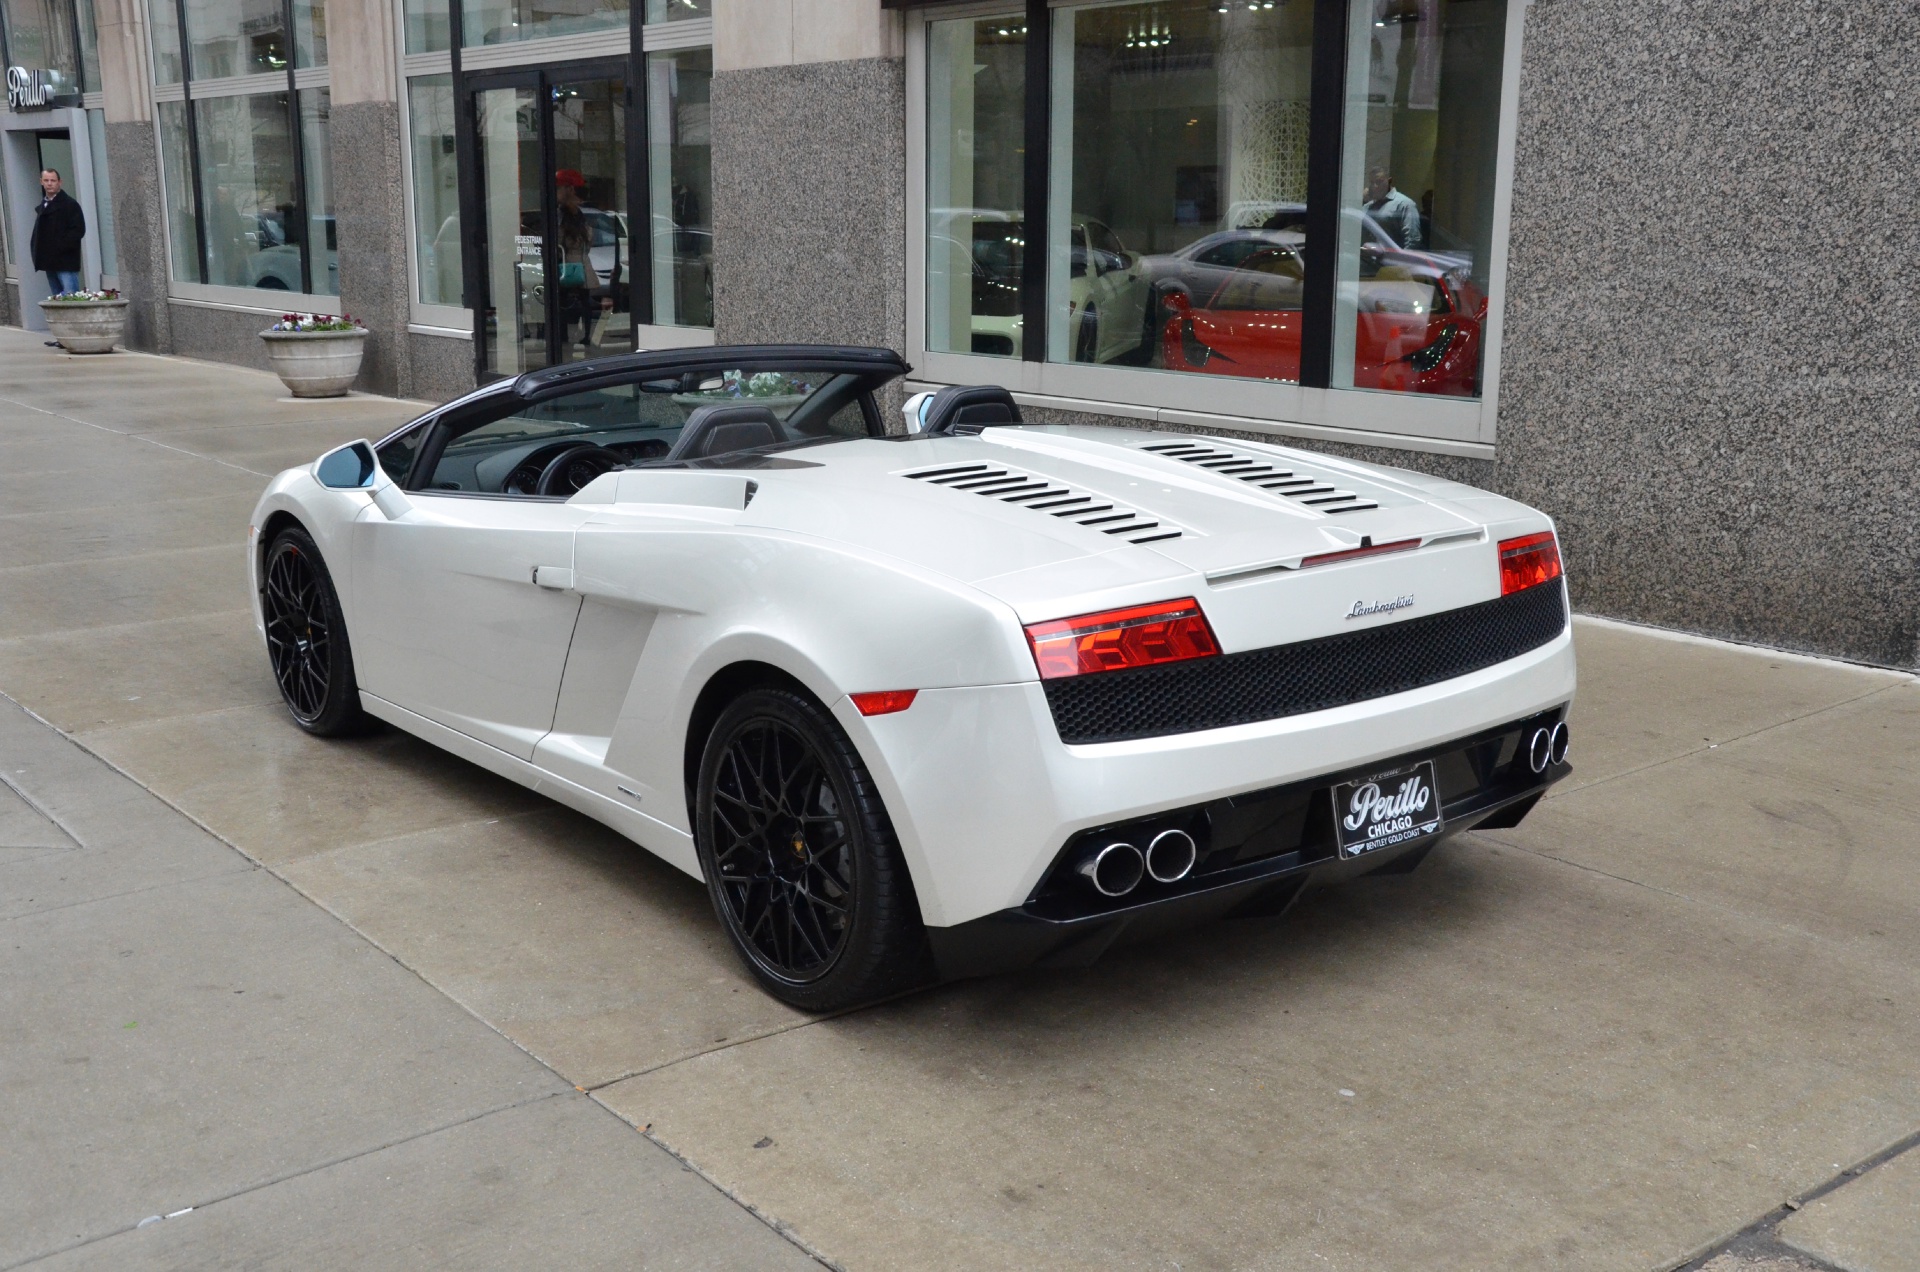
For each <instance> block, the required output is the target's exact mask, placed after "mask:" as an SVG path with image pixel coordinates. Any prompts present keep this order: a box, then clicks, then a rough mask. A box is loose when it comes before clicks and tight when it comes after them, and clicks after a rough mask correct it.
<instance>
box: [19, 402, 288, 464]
mask: <svg viewBox="0 0 1920 1272" xmlns="http://www.w3.org/2000/svg"><path fill="white" fill-rule="evenodd" d="M0 403H3V404H5V405H7V406H18V407H22V408H24V409H26V410H29V411H33V412H36V413H38V414H40V415H51V416H52V417H53V418H54V419H56V420H65V421H67V423H69V424H78V425H80V426H81V427H82V428H97V429H99V430H100V431H101V432H102V433H111V434H112V435H113V436H115V437H124V438H127V439H128V440H129V441H135V442H145V443H147V444H148V445H149V446H158V447H159V448H160V449H161V450H170V451H172V452H173V453H174V454H176V455H185V456H187V457H188V458H189V459H204V460H206V461H207V462H208V463H210V464H219V465H220V466H221V467H223V468H231V469H233V470H235V471H236V472H242V473H247V474H249V475H250V476H254V477H272V476H273V474H272V473H263V472H261V471H259V470H258V469H255V468H248V467H247V466H246V465H244V464H235V463H231V462H229V461H227V460H224V459H218V458H215V457H214V456H212V455H202V454H201V453H200V452H198V451H190V450H188V449H186V448H185V447H183V446H169V445H168V444H167V443H165V442H156V441H154V440H153V438H152V437H151V436H149V435H147V434H145V433H123V432H121V431H120V430H119V429H117V428H108V427H107V426H106V425H105V424H96V423H94V422H93V421H92V420H83V419H80V418H79V417H78V416H73V415H65V414H62V413H61V412H59V411H49V410H48V409H47V408H46V407H44V406H35V405H34V404H33V403H31V402H22V401H21V400H20V399H19V398H7V397H0Z"/></svg>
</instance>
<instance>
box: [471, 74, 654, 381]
mask: <svg viewBox="0 0 1920 1272" xmlns="http://www.w3.org/2000/svg"><path fill="white" fill-rule="evenodd" d="M466 84H467V91H466V99H467V100H466V109H467V111H468V112H469V117H470V119H471V120H472V134H471V135H472V137H473V143H472V144H473V148H474V150H475V151H476V152H477V153H475V154H474V155H472V156H470V159H471V162H470V163H469V164H468V165H467V166H468V169H469V170H470V171H471V172H473V173H474V174H475V180H474V182H473V185H474V187H475V190H474V193H473V195H472V196H470V197H472V198H473V199H474V203H473V205H472V206H471V215H470V219H469V221H468V223H469V224H470V225H473V226H475V227H476V229H475V231H474V232H473V234H472V235H471V237H470V238H469V243H468V246H469V252H468V260H467V269H468V271H469V275H468V289H469V292H470V294H472V295H473V296H475V297H477V298H478V302H479V303H478V304H476V305H475V306H474V321H475V331H474V342H475V345H476V352H477V354H478V358H479V367H478V370H479V373H480V376H481V378H482V379H492V378H495V377H499V376H509V375H518V374H520V373H521V372H523V371H532V370H535V369H536V368H539V367H545V366H552V365H554V364H556V363H562V362H575V361H579V360H580V359H582V358H592V357H598V356H599V355H601V354H603V353H618V352H621V351H623V350H626V349H630V348H632V347H633V305H632V288H631V283H632V281H633V276H634V271H633V268H632V248H631V244H632V239H631V236H630V226H629V222H628V217H627V209H628V197H627V195H628V179H629V172H630V168H631V164H632V161H633V156H632V155H631V154H629V146H628V141H629V138H628V130H627V71H626V65H625V63H622V62H599V63H587V64H580V65H572V66H563V67H548V68H542V69H539V70H527V71H513V72H507V73H501V74H489V75H477V74H476V75H470V76H468V77H466Z"/></svg>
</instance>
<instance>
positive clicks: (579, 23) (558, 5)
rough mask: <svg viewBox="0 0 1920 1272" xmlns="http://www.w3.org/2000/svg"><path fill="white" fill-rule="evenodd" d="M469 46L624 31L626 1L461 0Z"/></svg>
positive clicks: (463, 30)
mask: <svg viewBox="0 0 1920 1272" xmlns="http://www.w3.org/2000/svg"><path fill="white" fill-rule="evenodd" d="M460 3H461V9H460V29H461V39H462V41H463V42H464V43H465V44H466V45H467V46H468V47H473V46H476V45H488V44H515V43H518V42H520V41H522V40H543V39H547V38H550V37H552V36H557V35H581V34H585V33H587V32H592V31H619V30H625V29H626V26H627V23H628V20H629V19H628V7H627V0H460Z"/></svg>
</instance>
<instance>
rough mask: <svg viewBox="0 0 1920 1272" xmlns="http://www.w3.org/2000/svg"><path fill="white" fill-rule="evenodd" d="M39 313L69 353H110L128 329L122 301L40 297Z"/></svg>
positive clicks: (125, 311)
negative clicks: (44, 298)
mask: <svg viewBox="0 0 1920 1272" xmlns="http://www.w3.org/2000/svg"><path fill="white" fill-rule="evenodd" d="M40 312H41V313H42V314H44V315H46V319H47V331H48V332H49V333H51V334H52V336H53V338H54V339H55V340H58V341H59V342H60V344H61V347H62V348H64V349H66V351H67V352H68V353H112V352H113V347H114V346H115V345H116V344H119V343H120V335H121V333H122V332H124V331H125V330H126V329H127V302H126V301H124V300H60V301H53V300H43V301H41V302H40Z"/></svg>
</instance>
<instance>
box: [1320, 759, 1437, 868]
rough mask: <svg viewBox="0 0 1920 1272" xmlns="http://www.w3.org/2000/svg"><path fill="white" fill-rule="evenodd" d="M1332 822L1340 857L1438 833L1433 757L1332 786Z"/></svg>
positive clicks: (1356, 854)
mask: <svg viewBox="0 0 1920 1272" xmlns="http://www.w3.org/2000/svg"><path fill="white" fill-rule="evenodd" d="M1333 824H1334V828H1335V830H1336V832H1337V833H1338V835H1339V839H1340V855H1341V856H1342V857H1358V856H1360V855H1361V854H1362V853H1368V852H1373V851H1375V850H1376V849H1380V848H1391V847H1393V846H1394V845H1396V844H1404V843H1410V842H1412V841H1413V840H1416V839H1425V838H1426V837H1427V836H1428V835H1437V834H1439V833H1440V787H1439V784H1438V783H1437V782H1435V781H1434V776H1433V761H1432V760H1422V761H1421V762H1420V763H1418V764H1414V765H1410V766H1409V767H1407V768H1403V769H1394V770H1393V771H1392V772H1390V773H1375V774H1373V775H1372V776H1370V777H1364V778H1361V779H1359V780H1358V781H1353V782H1342V783H1341V784H1340V785H1338V786H1336V787H1334V788H1333Z"/></svg>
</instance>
